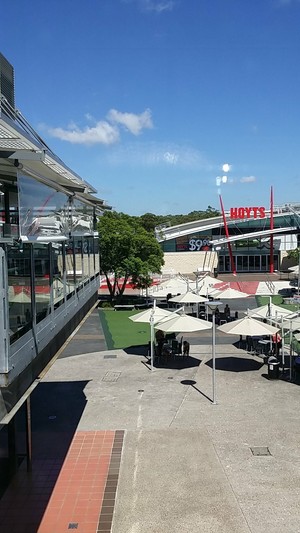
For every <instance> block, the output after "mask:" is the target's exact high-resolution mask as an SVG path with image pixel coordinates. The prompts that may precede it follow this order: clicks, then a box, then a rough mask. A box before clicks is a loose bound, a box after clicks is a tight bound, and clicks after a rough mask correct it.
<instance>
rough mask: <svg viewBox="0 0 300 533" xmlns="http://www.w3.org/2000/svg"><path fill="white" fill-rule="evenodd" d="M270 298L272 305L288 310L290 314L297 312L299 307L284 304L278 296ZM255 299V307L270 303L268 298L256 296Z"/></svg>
mask: <svg viewBox="0 0 300 533" xmlns="http://www.w3.org/2000/svg"><path fill="white" fill-rule="evenodd" d="M271 298H272V303H273V304H274V305H278V306H280V307H283V308H284V309H290V311H291V313H293V311H298V307H299V306H298V305H297V304H286V303H284V299H283V298H282V296H280V294H275V295H274V296H271ZM255 299H256V302H257V307H260V306H262V305H267V304H268V303H270V296H256V297H255Z"/></svg>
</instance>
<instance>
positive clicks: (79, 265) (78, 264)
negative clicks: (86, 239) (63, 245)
mask: <svg viewBox="0 0 300 533" xmlns="http://www.w3.org/2000/svg"><path fill="white" fill-rule="evenodd" d="M82 248H83V242H82V237H74V252H75V283H76V287H79V286H81V285H82V284H83V250H82Z"/></svg>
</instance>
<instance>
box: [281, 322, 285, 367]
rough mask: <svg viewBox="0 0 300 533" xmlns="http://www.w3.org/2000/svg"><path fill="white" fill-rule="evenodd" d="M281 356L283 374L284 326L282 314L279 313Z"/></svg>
mask: <svg viewBox="0 0 300 533" xmlns="http://www.w3.org/2000/svg"><path fill="white" fill-rule="evenodd" d="M281 343H282V344H281V356H282V374H284V366H285V359H284V327H283V316H282V315H281Z"/></svg>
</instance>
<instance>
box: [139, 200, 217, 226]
mask: <svg viewBox="0 0 300 533" xmlns="http://www.w3.org/2000/svg"><path fill="white" fill-rule="evenodd" d="M219 215H220V212H219V211H218V210H217V209H215V208H214V207H211V206H210V205H209V206H208V207H207V209H206V210H205V211H191V212H190V213H188V214H186V215H154V214H153V213H145V214H144V215H141V216H140V217H139V218H140V221H141V224H142V225H143V227H144V228H145V229H146V230H147V231H152V232H154V229H155V227H157V226H160V225H162V224H167V225H169V226H177V225H179V224H185V223H186V222H193V221H194V220H203V219H204V218H212V217H217V216H219Z"/></svg>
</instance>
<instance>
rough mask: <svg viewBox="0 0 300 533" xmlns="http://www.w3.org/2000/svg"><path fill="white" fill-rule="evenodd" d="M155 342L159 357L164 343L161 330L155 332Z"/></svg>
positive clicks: (163, 335)
mask: <svg viewBox="0 0 300 533" xmlns="http://www.w3.org/2000/svg"><path fill="white" fill-rule="evenodd" d="M155 340H156V343H157V351H158V355H159V356H160V355H161V354H162V349H163V345H164V343H165V334H164V332H163V331H162V330H161V329H158V330H157V331H156V332H155Z"/></svg>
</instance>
